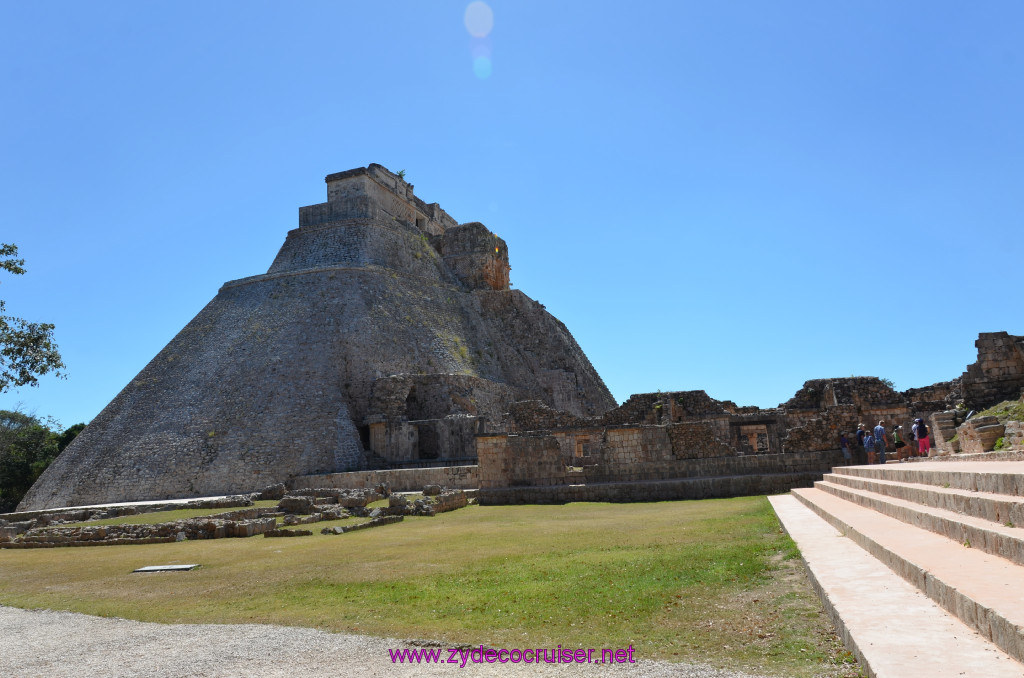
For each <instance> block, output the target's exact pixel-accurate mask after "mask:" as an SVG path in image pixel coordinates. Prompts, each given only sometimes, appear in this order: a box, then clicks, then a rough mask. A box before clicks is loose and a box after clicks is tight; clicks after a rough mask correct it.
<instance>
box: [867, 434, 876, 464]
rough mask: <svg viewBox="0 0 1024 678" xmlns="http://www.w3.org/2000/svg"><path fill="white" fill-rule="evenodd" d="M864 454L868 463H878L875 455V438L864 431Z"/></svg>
mask: <svg viewBox="0 0 1024 678" xmlns="http://www.w3.org/2000/svg"><path fill="white" fill-rule="evenodd" d="M863 440H864V452H865V453H866V454H867V455H868V463H869V464H875V463H877V462H878V456H877V454H876V453H875V438H874V436H872V435H871V434H870V433H868V432H867V431H866V430H865V431H864V438H863Z"/></svg>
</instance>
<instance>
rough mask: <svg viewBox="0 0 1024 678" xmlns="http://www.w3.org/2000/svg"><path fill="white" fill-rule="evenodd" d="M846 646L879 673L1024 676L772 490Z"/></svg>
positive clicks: (894, 676) (889, 676)
mask: <svg viewBox="0 0 1024 678" xmlns="http://www.w3.org/2000/svg"><path fill="white" fill-rule="evenodd" d="M768 500H769V501H770V502H771V504H772V507H773V508H774V509H775V513H776V514H777V515H778V516H779V520H780V522H781V523H782V525H783V527H784V528H785V530H786V532H787V533H789V535H790V537H792V538H793V540H794V541H795V542H796V544H797V546H799V547H800V555H801V556H802V557H803V560H804V563H805V564H806V565H807V570H808V575H809V577H810V580H811V583H812V585H813V586H814V588H815V589H816V590H817V591H818V594H819V595H820V596H821V599H822V603H823V604H824V606H825V610H826V611H827V612H828V614H829V616H831V617H832V620H833V622H834V623H835V625H836V629H837V630H838V631H839V634H840V636H841V637H842V638H843V641H844V642H845V643H846V646H847V647H848V648H850V650H851V651H852V652H853V653H854V655H855V656H856V657H857V661H859V662H860V665H861V667H862V668H863V669H864V670H865V672H866V673H867V674H868V675H870V676H874V677H875V678H963V677H964V676H971V677H974V676H985V677H986V678H1021V676H1024V665H1021V664H1020V663H1018V662H1016V661H1014V660H1013V659H1012V658H1010V657H1009V656H1008V655H1007V654H1006V653H1005V652H1003V651H1001V650H1000V649H999V648H997V647H996V646H995V645H993V644H992V643H991V642H990V641H988V640H986V639H984V638H982V637H981V636H980V635H979V634H978V633H977V632H975V631H973V630H972V629H970V628H968V627H967V626H966V625H965V624H964V623H963V622H961V621H960V620H959V619H957V618H955V617H954V616H953V615H951V614H949V613H948V612H946V611H945V610H943V609H942V608H940V607H939V606H938V605H936V604H935V603H934V602H932V601H931V600H929V599H928V597H927V596H925V595H924V594H923V593H922V592H921V591H918V590H917V589H915V588H914V587H913V586H912V585H911V584H910V583H909V582H906V581H904V580H903V579H901V578H900V577H899V576H897V575H896V573H894V572H893V571H892V570H890V569H888V568H886V567H882V566H881V564H880V563H879V562H878V560H876V559H875V558H874V557H872V556H871V555H870V554H869V553H867V552H866V551H865V550H864V549H862V548H860V547H859V546H858V545H857V544H855V543H854V542H853V541H852V540H850V539H844V538H843V537H842V535H841V534H839V533H838V532H837V531H836V529H835V528H833V527H832V526H830V525H829V524H828V523H826V522H825V521H824V520H822V519H821V518H820V517H818V516H817V515H816V514H815V513H813V512H812V511H811V510H809V509H808V508H807V507H805V506H804V505H803V504H801V503H800V502H799V501H797V500H796V498H795V497H793V496H792V495H788V494H787V495H777V496H773V497H769V498H768Z"/></svg>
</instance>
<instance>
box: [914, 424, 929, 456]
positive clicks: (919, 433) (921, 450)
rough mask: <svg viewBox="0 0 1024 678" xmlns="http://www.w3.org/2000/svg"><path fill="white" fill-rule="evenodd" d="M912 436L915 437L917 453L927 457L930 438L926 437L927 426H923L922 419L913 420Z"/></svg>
mask: <svg viewBox="0 0 1024 678" xmlns="http://www.w3.org/2000/svg"><path fill="white" fill-rule="evenodd" d="M914 437H915V438H917V453H918V454H919V455H920V456H922V457H927V456H928V449H929V447H930V446H931V440H930V439H929V438H928V427H927V426H925V424H924V420H923V419H921V418H917V419H915V420H914Z"/></svg>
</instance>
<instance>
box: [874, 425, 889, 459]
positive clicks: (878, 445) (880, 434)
mask: <svg viewBox="0 0 1024 678" xmlns="http://www.w3.org/2000/svg"><path fill="white" fill-rule="evenodd" d="M874 437H875V454H877V455H878V463H879V464H884V463H885V444H886V443H887V442H888V438H889V436H888V435H887V434H886V432H885V422H884V421H880V422H878V426H876V427H875V430H874Z"/></svg>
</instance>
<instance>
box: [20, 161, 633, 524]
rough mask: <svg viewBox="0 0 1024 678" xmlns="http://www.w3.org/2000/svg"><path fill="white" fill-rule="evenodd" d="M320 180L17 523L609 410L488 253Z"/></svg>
mask: <svg viewBox="0 0 1024 678" xmlns="http://www.w3.org/2000/svg"><path fill="white" fill-rule="evenodd" d="M326 181H327V196H328V200H327V202H325V203H321V204H318V205H311V206H308V207H302V208H300V209H299V227H298V228H297V229H295V230H292V231H290V232H289V233H288V236H287V239H286V240H285V243H284V245H283V246H282V248H281V250H280V252H279V253H278V255H277V257H276V258H275V259H274V262H273V264H271V266H270V270H269V271H267V273H265V274H263V275H256V276H252V277H249V278H243V279H240V280H233V281H230V282H228V283H225V284H224V285H223V287H221V289H220V290H219V291H218V293H217V296H216V297H214V299H213V300H212V301H211V302H210V303H209V304H207V306H206V307H205V308H204V309H203V310H202V311H200V312H199V314H198V315H197V316H196V317H195V318H194V319H193V320H192V321H191V322H190V323H189V324H188V325H186V326H185V328H184V329H183V330H181V332H179V333H178V335H177V336H176V337H174V339H172V340H171V342H170V343H169V344H168V345H167V346H166V347H165V348H164V349H163V350H162V351H160V353H159V354H158V355H157V356H156V357H155V358H154V359H153V360H152V361H150V363H149V364H148V365H146V367H145V368H144V369H143V370H142V371H141V372H140V373H139V374H138V376H136V377H135V378H134V379H133V380H132V381H131V382H130V383H129V384H128V385H127V386H125V387H124V389H123V390H122V391H121V392H120V393H119V394H118V395H117V397H115V398H114V400H113V401H111V402H110V404H108V405H107V406H106V408H104V409H103V411H102V412H101V413H100V414H99V415H98V416H97V417H96V418H95V419H94V420H93V421H92V422H91V423H90V424H89V426H88V427H87V428H86V429H85V430H84V431H83V432H82V434H81V435H79V436H78V438H77V439H76V440H75V441H74V443H73V444H72V445H70V446H69V447H68V448H67V449H66V450H65V451H64V453H63V454H61V455H60V457H58V458H57V460H55V461H54V463H53V464H52V465H51V466H50V468H49V469H47V471H46V472H45V473H44V474H43V475H42V476H41V477H40V478H39V480H38V482H37V483H36V484H35V485H34V486H33V487H32V489H31V490H30V491H29V493H28V494H27V495H26V496H25V499H24V500H23V501H22V503H21V506H20V507H19V508H20V509H22V510H30V509H40V508H50V507H59V506H72V505H82V504H93V503H103V502H116V501H134V500H147V499H164V498H176V497H186V496H202V495H214V494H227V493H237V492H250V491H253V490H256V489H258V488H260V487H263V486H266V485H268V484H272V483H276V482H283V481H285V480H287V479H288V478H289V477H291V476H294V475H309V474H318V473H330V472H341V471H350V470H359V469H363V468H368V467H385V466H414V465H417V464H432V463H439V462H440V463H445V461H446V460H467V461H469V460H472V458H473V457H475V454H476V452H475V446H474V436H475V435H476V434H478V433H484V432H486V431H487V430H488V429H489V427H491V428H492V429H493V427H494V426H495V425H497V424H498V422H500V420H501V417H502V414H503V413H504V412H507V411H508V406H509V405H511V404H512V403H513V402H516V401H521V400H541V401H543V402H545V403H546V404H547V405H549V406H551V407H554V408H557V409H559V410H564V411H567V412H571V413H573V414H576V415H578V416H589V415H597V414H601V413H602V412H605V411H607V410H609V409H610V408H612V407H614V406H615V401H614V399H613V398H612V396H611V394H610V393H609V392H608V389H607V388H606V387H605V385H604V383H603V382H602V380H601V378H600V377H599V376H598V374H597V372H596V371H595V370H594V368H593V366H592V365H591V364H590V362H589V361H588V360H587V357H586V356H585V355H584V354H583V352H582V350H580V347H579V346H578V345H577V343H576V341H575V340H574V339H573V337H572V335H571V334H570V333H569V331H568V330H567V329H566V328H565V326H564V325H563V324H562V323H561V322H559V321H558V320H557V319H556V318H554V317H553V316H552V315H551V314H549V313H547V312H546V311H545V310H544V307H543V306H541V305H540V304H538V303H537V302H535V301H533V300H532V299H530V298H529V297H527V296H526V295H525V294H523V293H522V292H520V291H518V290H510V289H509V263H508V249H507V247H506V244H505V242H504V241H503V240H502V239H501V238H499V237H497V236H496V235H494V234H493V233H491V232H490V231H489V230H488V229H487V228H486V227H484V226H483V225H482V224H479V223H467V224H461V225H460V224H458V223H457V222H456V221H455V220H454V219H452V218H451V217H450V216H449V215H448V214H447V213H446V212H445V211H444V210H442V209H441V208H440V206H439V205H438V204H437V203H433V204H427V203H425V202H423V201H422V200H420V199H419V198H417V197H416V196H415V195H414V194H413V187H412V185H410V184H408V183H406V182H405V181H404V180H403V179H402V178H401V177H399V176H398V175H396V174H394V173H392V172H389V171H388V170H387V169H385V168H384V167H382V166H380V165H370V166H369V167H361V168H357V169H353V170H349V171H347V172H341V173H338V174H332V175H329V176H327V178H326ZM470 463H471V462H470Z"/></svg>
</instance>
